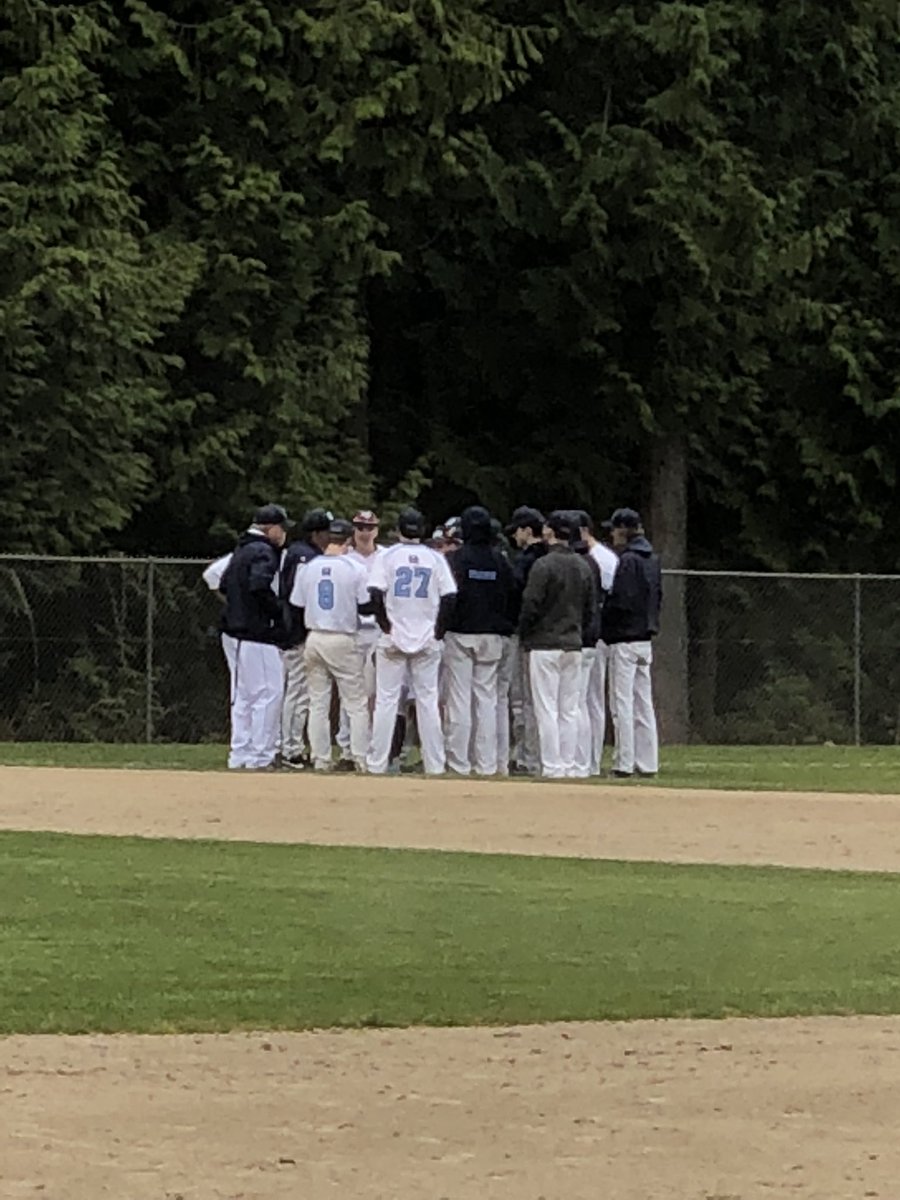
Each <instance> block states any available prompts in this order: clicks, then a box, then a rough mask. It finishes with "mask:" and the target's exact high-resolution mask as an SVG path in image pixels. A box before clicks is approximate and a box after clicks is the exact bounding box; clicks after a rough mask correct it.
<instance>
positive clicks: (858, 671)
mask: <svg viewBox="0 0 900 1200" xmlns="http://www.w3.org/2000/svg"><path fill="white" fill-rule="evenodd" d="M861 725H862V576H861V575H858V574H857V575H854V576H853V744H854V745H855V746H859V745H860V744H861V737H860V733H861Z"/></svg>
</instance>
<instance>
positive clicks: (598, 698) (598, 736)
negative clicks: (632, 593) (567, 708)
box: [581, 512, 619, 775]
mask: <svg viewBox="0 0 900 1200" xmlns="http://www.w3.org/2000/svg"><path fill="white" fill-rule="evenodd" d="M581 517H582V526H581V536H582V538H583V539H584V540H585V541H586V542H587V544H588V546H589V547H590V555H591V558H592V559H593V560H594V562H595V563H596V564H597V566H598V567H599V568H600V587H601V592H602V597H601V603H605V602H606V597H607V596H608V595H609V593H610V592H611V591H612V585H613V579H614V578H615V574H616V568H617V567H618V565H619V556H618V555H617V554H616V552H615V551H614V550H612V549H610V547H609V546H608V545H606V543H605V542H604V541H603V540H601V539H599V538H597V537H596V536H595V534H594V525H593V522H592V521H591V518H590V517H589V516H588V514H587V513H584V512H583V513H582V514H581ZM600 528H601V530H602V533H603V537H604V538H608V537H609V536H610V534H611V533H612V525H611V524H610V522H609V521H603V522H602V524H601V526H600ZM601 631H602V623H601ZM608 667H609V646H607V644H606V642H604V640H603V638H602V637H601V638H600V639H599V641H598V642H597V654H596V657H595V659H594V669H593V672H592V673H591V680H590V684H589V686H588V696H587V705H588V712H589V714H590V721H591V774H592V775H600V774H602V768H603V746H604V744H605V742H606V678H607V670H608Z"/></svg>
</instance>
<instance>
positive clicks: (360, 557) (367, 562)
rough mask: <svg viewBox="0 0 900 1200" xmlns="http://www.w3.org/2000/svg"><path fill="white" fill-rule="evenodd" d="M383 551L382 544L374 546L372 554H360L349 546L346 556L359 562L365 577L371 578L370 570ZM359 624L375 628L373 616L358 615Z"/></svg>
mask: <svg viewBox="0 0 900 1200" xmlns="http://www.w3.org/2000/svg"><path fill="white" fill-rule="evenodd" d="M383 553H384V546H376V547H375V553H374V554H360V552H359V551H358V550H354V549H353V548H352V547H351V548H350V549H349V550H348V551H347V558H349V559H350V560H351V562H355V563H359V565H360V566H361V567H362V568H363V570H364V571H365V573H366V579H371V577H372V570H373V568H374V566H375V564H376V562H377V561H378V559H379V557H380V556H381V555H382V554H383ZM359 624H360V628H361V629H375V628H377V625H376V621H375V618H374V617H360V618H359Z"/></svg>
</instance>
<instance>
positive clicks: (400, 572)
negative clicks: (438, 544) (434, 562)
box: [394, 567, 431, 600]
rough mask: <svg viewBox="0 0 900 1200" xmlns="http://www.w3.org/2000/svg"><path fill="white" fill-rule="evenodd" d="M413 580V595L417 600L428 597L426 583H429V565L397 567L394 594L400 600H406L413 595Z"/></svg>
mask: <svg viewBox="0 0 900 1200" xmlns="http://www.w3.org/2000/svg"><path fill="white" fill-rule="evenodd" d="M413 581H415V582H416V584H417V586H416V590H415V596H416V598H417V599H419V600H426V599H427V598H428V585H429V584H430V583H431V567H416V568H415V569H414V568H413V567H398V568H397V575H396V578H395V580H394V595H395V596H397V597H398V598H399V599H401V600H408V599H409V598H410V596H412V595H413V590H412V586H413Z"/></svg>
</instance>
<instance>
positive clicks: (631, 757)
mask: <svg viewBox="0 0 900 1200" xmlns="http://www.w3.org/2000/svg"><path fill="white" fill-rule="evenodd" d="M611 524H612V533H613V548H614V549H615V550H617V551H618V552H619V565H618V567H617V569H616V574H615V578H614V579H613V585H612V590H611V591H610V593H609V595H608V596H607V598H606V604H605V605H604V607H603V640H604V641H605V642H606V643H607V645H608V646H609V647H610V660H609V692H610V708H611V710H612V716H613V724H614V726H615V731H616V748H615V754H614V757H613V775H616V776H619V777H625V778H628V777H630V776H631V775H634V774H635V773H637V774H638V775H655V774H656V772H657V770H658V769H659V741H658V737H657V731H656V713H655V712H654V709H653V688H652V683H651V678H650V667H651V664H652V662H653V638H654V637H655V636H656V634H657V633H658V632H659V613H660V607H661V605H662V572H661V570H660V564H659V558H658V557H657V555H656V554H654V553H653V547H652V546H651V545H650V543H649V542H648V540H647V538H646V537H645V536H644V528H643V525H642V523H641V518H640V514H639V513H637V512H635V510H634V509H633V508H619V509H616V511H615V512H614V513H613V515H612V517H611Z"/></svg>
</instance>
